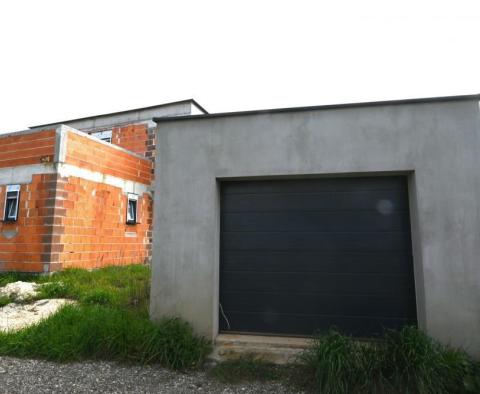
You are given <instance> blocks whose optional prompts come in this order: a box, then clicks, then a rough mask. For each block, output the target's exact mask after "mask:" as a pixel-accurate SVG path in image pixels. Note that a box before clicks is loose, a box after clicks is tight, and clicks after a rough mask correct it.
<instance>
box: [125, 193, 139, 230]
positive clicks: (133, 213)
mask: <svg viewBox="0 0 480 394" xmlns="http://www.w3.org/2000/svg"><path fill="white" fill-rule="evenodd" d="M137 204H138V196H137V195H136V194H130V193H129V194H128V204H127V224H136V223H138V222H137Z"/></svg>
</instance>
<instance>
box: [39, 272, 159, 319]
mask: <svg viewBox="0 0 480 394" xmlns="http://www.w3.org/2000/svg"><path fill="white" fill-rule="evenodd" d="M36 281H37V282H38V283H46V282H48V284H46V285H45V286H42V288H41V291H40V298H54V297H55V298H59V297H61V298H70V299H73V300H77V301H79V302H80V303H81V304H83V305H105V306H111V307H115V308H121V309H126V310H130V311H134V312H136V313H140V314H142V315H143V316H145V317H147V316H148V304H149V299H150V269H149V267H148V266H146V265H127V266H122V267H106V268H102V269H99V270H94V271H86V270H82V269H67V270H65V271H62V272H59V273H56V274H54V275H50V276H41V277H39V278H38V279H37V280H36Z"/></svg>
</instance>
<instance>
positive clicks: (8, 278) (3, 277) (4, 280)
mask: <svg viewBox="0 0 480 394" xmlns="http://www.w3.org/2000/svg"><path fill="white" fill-rule="evenodd" d="M38 278H39V276H38V275H35V274H26V273H23V272H0V287H3V286H5V285H6V284H8V283H11V282H17V281H19V280H21V281H24V282H33V281H35V280H36V279H38Z"/></svg>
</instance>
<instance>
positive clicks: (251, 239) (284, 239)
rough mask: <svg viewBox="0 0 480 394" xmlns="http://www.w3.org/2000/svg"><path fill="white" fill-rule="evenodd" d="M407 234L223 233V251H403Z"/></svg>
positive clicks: (407, 242)
mask: <svg viewBox="0 0 480 394" xmlns="http://www.w3.org/2000/svg"><path fill="white" fill-rule="evenodd" d="M409 243H410V238H409V235H408V234H405V233H397V232H390V233H387V232H374V233H372V232H364V233H351V232H346V233H333V232H323V233H322V232H318V233H317V232H315V233H313V232H303V233H301V232H291V233H286V232H223V233H222V242H221V248H222V249H223V250H225V251H227V250H230V251H235V250H268V251H277V250H278V251H282V250H287V251H288V250H302V251H305V250H317V251H324V252H326V251H337V250H338V251H344V252H348V251H359V252H374V251H397V250H398V251H402V250H404V249H405V248H406V247H407V246H408V244H409Z"/></svg>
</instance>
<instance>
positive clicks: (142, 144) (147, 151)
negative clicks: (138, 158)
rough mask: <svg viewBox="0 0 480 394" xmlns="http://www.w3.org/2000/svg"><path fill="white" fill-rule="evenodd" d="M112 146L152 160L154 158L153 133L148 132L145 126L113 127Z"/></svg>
mask: <svg viewBox="0 0 480 394" xmlns="http://www.w3.org/2000/svg"><path fill="white" fill-rule="evenodd" d="M112 144H115V145H118V146H121V147H122V148H125V149H127V150H129V151H132V152H134V153H137V154H139V155H142V156H145V157H147V158H153V157H154V156H155V132H154V131H153V130H152V131H149V130H148V125H147V124H145V123H144V124H136V125H128V126H123V127H114V128H113V129H112Z"/></svg>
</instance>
